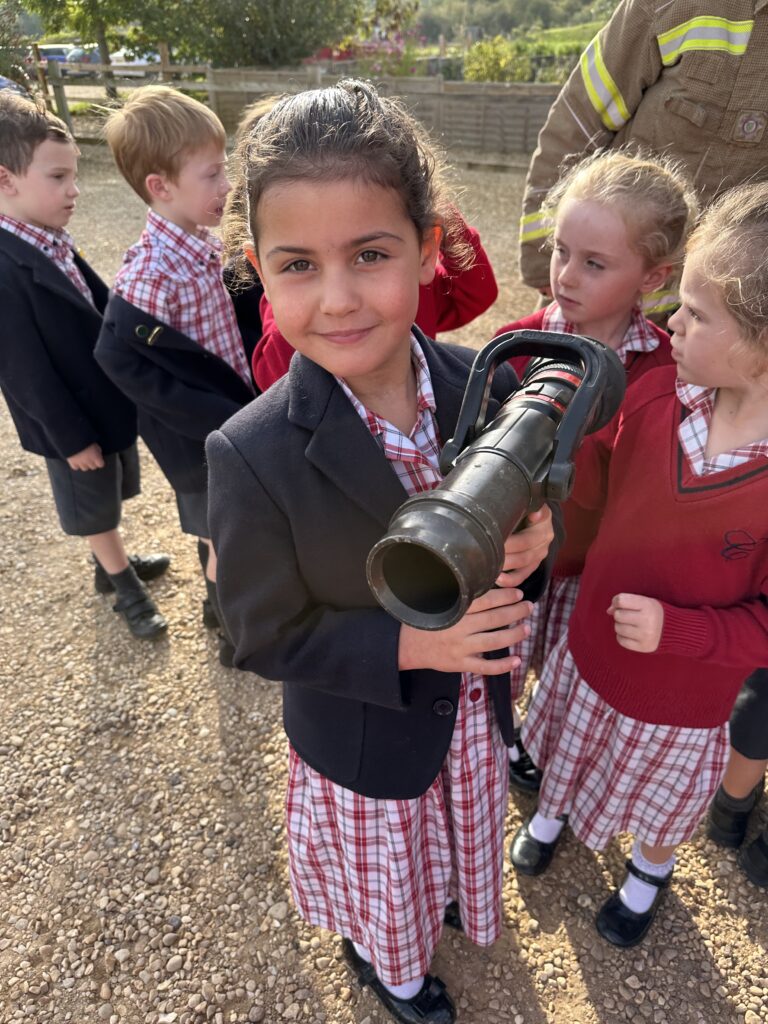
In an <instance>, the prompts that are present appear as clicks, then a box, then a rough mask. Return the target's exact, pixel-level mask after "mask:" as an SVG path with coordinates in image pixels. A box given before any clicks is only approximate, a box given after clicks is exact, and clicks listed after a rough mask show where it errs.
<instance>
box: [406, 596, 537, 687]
mask: <svg viewBox="0 0 768 1024" xmlns="http://www.w3.org/2000/svg"><path fill="white" fill-rule="evenodd" d="M522 596H523V595H522V592H521V591H519V590H489V591H488V593H487V594H483V596H482V597H478V598H477V600H476V601H473V602H472V604H471V605H470V606H469V608H468V609H467V612H466V614H465V615H464V616H463V617H462V618H461V619H460V620H459V621H458V622H457V623H456V625H455V626H451V627H450V628H448V629H441V630H425V629H415V628H414V627H413V626H406V625H403V626H401V627H400V647H399V650H398V667H399V668H400V669H401V670H403V671H407V670H408V669H417V668H430V669H433V670H434V671H436V672H476V673H477V674H478V675H486V676H496V675H501V674H502V673H503V672H511V671H512V669H514V668H517V666H518V665H519V664H520V659H519V658H518V657H516V656H515V655H509V656H508V657H506V658H499V659H498V660H496V659H494V660H492V661H490V660H489V661H487V660H486V659H485V658H483V657H482V655H483V653H484V652H486V651H496V650H498V649H499V648H502V647H511V646H512V645H513V644H518V643H520V641H521V640H523V639H524V638H525V637H526V636H528V635H529V633H530V632H531V627H530V626H529V625H528V624H527V623H524V622H523V620H524V619H527V618H528V616H529V615H530V614H531V607H532V606H531V602H530V601H522V600H521V598H522Z"/></svg>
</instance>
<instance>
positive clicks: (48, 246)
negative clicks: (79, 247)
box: [0, 213, 75, 255]
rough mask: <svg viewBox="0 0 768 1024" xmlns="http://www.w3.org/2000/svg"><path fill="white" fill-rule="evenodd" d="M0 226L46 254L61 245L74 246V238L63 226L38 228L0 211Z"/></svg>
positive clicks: (65, 246) (64, 246)
mask: <svg viewBox="0 0 768 1024" xmlns="http://www.w3.org/2000/svg"><path fill="white" fill-rule="evenodd" d="M0 228H4V229H5V230H6V231H10V232H11V234H13V235H16V237H17V238H21V239H22V240H23V241H25V242H29V244H30V245H34V247H35V248H36V249H40V250H41V251H42V252H44V253H46V254H47V255H51V250H54V251H58V250H60V248H62V247H63V248H64V249H70V250H71V249H74V247H75V242H74V239H73V238H72V236H71V235H70V233H69V232H68V231H65V230H64V228H39V227H36V226H35V225H34V224H28V223H27V222H26V221H23V220H16V218H15V217H8V216H7V215H6V214H4V213H0Z"/></svg>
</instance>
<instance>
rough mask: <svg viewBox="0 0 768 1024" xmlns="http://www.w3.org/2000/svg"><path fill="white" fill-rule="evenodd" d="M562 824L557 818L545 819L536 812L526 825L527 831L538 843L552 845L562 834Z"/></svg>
mask: <svg viewBox="0 0 768 1024" xmlns="http://www.w3.org/2000/svg"><path fill="white" fill-rule="evenodd" d="M563 824H564V822H562V821H560V819H559V818H545V817H544V815H543V814H539V812H538V811H536V813H535V814H534V816H533V817H532V818H531V820H530V822H529V823H528V831H529V832H530V834H531V835H532V836H533V838H534V839H538V840H539V842H540V843H554V841H555V840H556V839H557V837H558V836H559V835H560V833H561V832H562V829H563Z"/></svg>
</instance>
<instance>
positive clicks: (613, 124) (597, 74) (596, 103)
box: [579, 36, 630, 132]
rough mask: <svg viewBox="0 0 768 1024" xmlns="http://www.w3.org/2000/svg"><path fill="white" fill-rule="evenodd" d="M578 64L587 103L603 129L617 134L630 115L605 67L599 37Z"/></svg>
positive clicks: (590, 45) (593, 41)
mask: <svg viewBox="0 0 768 1024" xmlns="http://www.w3.org/2000/svg"><path fill="white" fill-rule="evenodd" d="M579 64H580V67H581V77H582V79H583V81H584V88H585V89H586V90H587V95H588V96H589V102H590V103H591V104H592V106H593V107H594V108H595V110H596V111H597V113H598V114H599V115H600V120H601V121H602V122H603V124H604V125H605V127H606V128H608V130H609V131H612V132H617V131H618V130H619V128H621V127H623V126H624V125H625V124H626V123H627V121H628V120H629V117H630V114H629V111H628V110H627V105H626V103H625V102H624V97H623V96H622V95H621V91H620V90H619V87H618V86H617V85H616V83H615V82H614V80H613V79H612V78H611V73H610V72H609V70H608V68H607V67H606V66H605V61H604V60H603V55H602V52H601V50H600V37H599V36H595V38H594V39H593V40H592V42H591V43H590V44H589V46H588V47H587V48H586V50H585V51H584V53H583V54H582V55H581V60H580V62H579Z"/></svg>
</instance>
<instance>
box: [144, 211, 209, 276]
mask: <svg viewBox="0 0 768 1024" xmlns="http://www.w3.org/2000/svg"><path fill="white" fill-rule="evenodd" d="M145 234H146V235H148V236H149V237H150V238H152V239H153V240H154V241H156V242H159V243H160V245H162V246H163V247H167V248H170V249H172V250H173V252H174V253H175V254H176V255H177V256H181V257H182V259H188V260H190V261H191V262H192V261H193V262H195V263H199V262H200V260H216V261H217V263H219V262H221V248H222V246H221V240H220V239H219V238H217V237H216V235H214V234H212V233H211V232H210V231H209V230H208V228H205V227H199V228H198V229H197V233H196V234H194V235H193V234H190V233H189V231H185V230H184V228H180V227H179V226H178V224H174V223H173V221H170V220H168V218H167V217H163V216H162V215H161V214H159V213H157V212H156V211H155V210H147V226H146V228H145Z"/></svg>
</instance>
